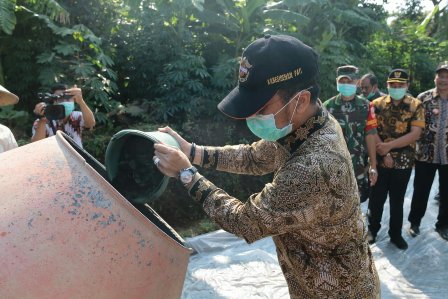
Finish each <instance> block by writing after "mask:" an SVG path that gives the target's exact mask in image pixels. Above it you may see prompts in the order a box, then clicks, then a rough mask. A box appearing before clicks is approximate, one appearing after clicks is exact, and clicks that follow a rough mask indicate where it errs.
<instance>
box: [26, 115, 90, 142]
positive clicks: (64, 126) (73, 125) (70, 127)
mask: <svg viewBox="0 0 448 299" xmlns="http://www.w3.org/2000/svg"><path fill="white" fill-rule="evenodd" d="M38 124H39V120H38V119H36V120H35V121H34V124H33V129H32V133H33V136H34V134H36V129H37V125H38ZM45 127H46V137H49V136H53V135H54V133H53V129H52V128H51V126H50V125H49V124H48V123H47V124H46V125H45ZM53 128H54V129H55V130H61V131H62V132H64V133H66V134H67V135H68V136H70V137H71V138H72V139H73V141H75V142H76V144H77V145H79V146H80V147H81V148H82V129H83V128H84V118H83V116H82V112H81V111H73V112H72V113H71V114H70V116H69V117H68V118H67V119H64V120H53Z"/></svg>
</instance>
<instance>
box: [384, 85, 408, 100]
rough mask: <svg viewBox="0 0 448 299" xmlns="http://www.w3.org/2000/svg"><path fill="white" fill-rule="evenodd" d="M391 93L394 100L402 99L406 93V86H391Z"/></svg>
mask: <svg viewBox="0 0 448 299" xmlns="http://www.w3.org/2000/svg"><path fill="white" fill-rule="evenodd" d="M388 90H389V95H390V97H391V98H392V100H394V101H400V100H401V99H402V98H403V97H404V96H405V94H406V88H392V87H389V88H388Z"/></svg>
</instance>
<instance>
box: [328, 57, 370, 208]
mask: <svg viewBox="0 0 448 299" xmlns="http://www.w3.org/2000/svg"><path fill="white" fill-rule="evenodd" d="M336 76H337V78H336V86H337V88H336V89H337V90H338V91H339V94H338V95H336V96H334V97H332V98H331V99H329V100H327V101H326V102H324V107H325V108H327V110H328V112H330V113H331V114H332V115H333V116H334V117H335V118H336V120H337V121H338V123H339V125H340V126H341V128H342V133H343V134H344V138H345V142H346V143H347V147H348V151H349V152H350V155H351V157H352V163H353V169H354V170H355V177H356V181H357V183H358V190H359V197H360V199H361V202H364V201H366V200H367V199H368V197H369V190H370V188H369V180H368V179H367V175H366V166H367V164H370V166H369V169H368V173H369V176H370V185H375V183H376V179H377V174H378V172H377V170H376V150H375V143H376V139H377V138H378V137H377V136H376V134H377V132H376V127H377V123H376V118H375V113H374V111H373V109H374V108H373V106H372V103H370V102H369V101H368V100H366V99H365V98H363V97H361V96H357V95H356V88H357V86H358V80H359V70H358V68H357V67H355V66H353V65H345V66H341V67H338V69H337V70H336ZM366 156H369V163H368V162H367V160H366V159H365V157H366Z"/></svg>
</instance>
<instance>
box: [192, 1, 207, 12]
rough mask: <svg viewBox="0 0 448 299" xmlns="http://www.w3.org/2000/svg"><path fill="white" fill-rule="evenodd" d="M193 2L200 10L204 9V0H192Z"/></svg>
mask: <svg viewBox="0 0 448 299" xmlns="http://www.w3.org/2000/svg"><path fill="white" fill-rule="evenodd" d="M191 3H192V4H193V6H194V7H196V8H197V9H198V10H199V11H203V10H204V0H191Z"/></svg>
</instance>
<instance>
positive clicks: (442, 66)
mask: <svg viewBox="0 0 448 299" xmlns="http://www.w3.org/2000/svg"><path fill="white" fill-rule="evenodd" d="M441 70H446V71H448V61H442V62H441V63H439V65H438V66H437V68H436V73H438V72H439V71H441Z"/></svg>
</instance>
